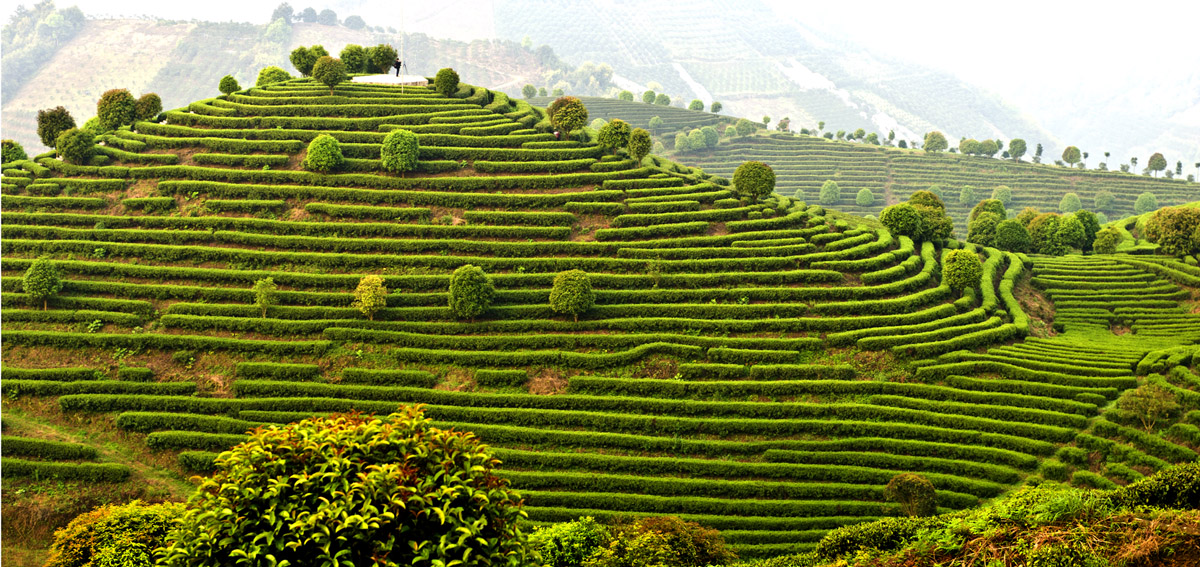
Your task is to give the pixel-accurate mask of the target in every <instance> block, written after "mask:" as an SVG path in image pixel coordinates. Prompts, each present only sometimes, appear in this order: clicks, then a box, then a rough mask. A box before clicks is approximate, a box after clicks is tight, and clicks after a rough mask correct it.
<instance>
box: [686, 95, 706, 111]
mask: <svg viewBox="0 0 1200 567" xmlns="http://www.w3.org/2000/svg"><path fill="white" fill-rule="evenodd" d="M688 110H704V101H702V100H700V99H698V98H694V99H692V102H689V103H688Z"/></svg>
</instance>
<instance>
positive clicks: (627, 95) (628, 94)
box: [617, 91, 633, 102]
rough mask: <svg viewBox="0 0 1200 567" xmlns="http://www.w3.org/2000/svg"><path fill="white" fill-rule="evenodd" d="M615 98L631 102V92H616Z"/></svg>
mask: <svg viewBox="0 0 1200 567" xmlns="http://www.w3.org/2000/svg"><path fill="white" fill-rule="evenodd" d="M617 100H623V101H625V102H633V93H631V92H629V91H621V92H619V93H617Z"/></svg>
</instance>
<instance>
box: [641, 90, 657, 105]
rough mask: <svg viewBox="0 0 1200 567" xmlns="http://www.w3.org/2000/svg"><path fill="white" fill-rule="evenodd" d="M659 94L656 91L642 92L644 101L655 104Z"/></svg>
mask: <svg viewBox="0 0 1200 567" xmlns="http://www.w3.org/2000/svg"><path fill="white" fill-rule="evenodd" d="M657 96H658V94H657V93H655V92H654V91H646V92H644V93H642V102H644V103H646V104H654V99H655V98H656V97H657Z"/></svg>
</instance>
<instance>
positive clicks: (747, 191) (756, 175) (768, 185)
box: [733, 161, 775, 202]
mask: <svg viewBox="0 0 1200 567" xmlns="http://www.w3.org/2000/svg"><path fill="white" fill-rule="evenodd" d="M733 186H734V188H735V189H736V190H737V192H738V194H739V195H743V196H746V197H750V198H751V199H753V200H754V201H755V202H757V201H758V200H759V199H761V198H763V197H767V196H769V195H770V194H771V193H772V192H774V191H775V170H773V169H771V166H769V165H767V164H765V163H763V162H761V161H748V162H745V163H743V164H742V165H739V166H738V167H737V169H736V170H734V172H733Z"/></svg>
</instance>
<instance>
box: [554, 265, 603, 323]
mask: <svg viewBox="0 0 1200 567" xmlns="http://www.w3.org/2000/svg"><path fill="white" fill-rule="evenodd" d="M595 303H596V293H595V292H594V291H592V278H591V277H590V276H588V274H587V272H584V271H583V270H568V271H565V272H561V273H559V274H558V275H557V276H554V284H553V286H552V287H551V288H550V309H551V310H553V311H554V312H555V313H562V314H565V315H572V316H574V317H575V322H576V323H578V322H579V316H580V315H582V314H584V313H587V311H588V309H591V308H592V305H593V304H595Z"/></svg>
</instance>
